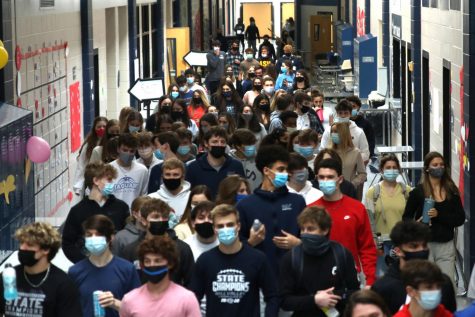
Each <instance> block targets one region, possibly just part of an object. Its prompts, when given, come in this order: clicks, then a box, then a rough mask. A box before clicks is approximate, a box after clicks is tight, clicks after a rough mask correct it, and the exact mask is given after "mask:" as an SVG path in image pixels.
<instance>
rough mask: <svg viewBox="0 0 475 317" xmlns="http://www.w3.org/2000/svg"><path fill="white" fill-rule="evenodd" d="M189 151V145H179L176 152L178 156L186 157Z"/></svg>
mask: <svg viewBox="0 0 475 317" xmlns="http://www.w3.org/2000/svg"><path fill="white" fill-rule="evenodd" d="M190 151H191V147H190V146H189V145H180V146H179V147H178V150H177V152H178V154H180V155H187V154H188V153H190Z"/></svg>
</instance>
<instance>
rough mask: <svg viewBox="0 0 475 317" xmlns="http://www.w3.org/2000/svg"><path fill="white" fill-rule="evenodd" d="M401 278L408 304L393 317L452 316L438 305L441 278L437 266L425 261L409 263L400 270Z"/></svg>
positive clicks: (440, 295)
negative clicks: (408, 299) (408, 298)
mask: <svg viewBox="0 0 475 317" xmlns="http://www.w3.org/2000/svg"><path fill="white" fill-rule="evenodd" d="M402 278H403V281H404V285H405V286H406V292H407V295H408V296H409V297H410V302H409V304H406V305H404V306H403V307H402V308H401V310H400V311H398V312H397V313H396V314H395V315H394V317H427V316H430V317H450V316H453V315H452V313H451V312H450V311H448V310H447V309H446V308H445V307H444V305H442V304H441V303H440V300H441V297H442V291H441V284H442V280H443V276H442V272H441V270H440V268H439V267H438V266H437V265H435V264H434V263H431V262H429V261H426V260H414V261H411V262H409V263H408V264H407V265H406V266H405V268H404V269H403V270H402Z"/></svg>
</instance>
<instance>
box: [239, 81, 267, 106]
mask: <svg viewBox="0 0 475 317" xmlns="http://www.w3.org/2000/svg"><path fill="white" fill-rule="evenodd" d="M262 88H263V86H262V78H259V77H256V78H254V79H253V80H252V90H249V91H247V92H246V93H245V94H244V97H243V98H242V102H243V103H244V105H245V106H252V104H253V103H254V99H255V98H256V97H257V96H259V95H260V94H261V92H262Z"/></svg>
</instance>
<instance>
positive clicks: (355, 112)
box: [351, 109, 358, 117]
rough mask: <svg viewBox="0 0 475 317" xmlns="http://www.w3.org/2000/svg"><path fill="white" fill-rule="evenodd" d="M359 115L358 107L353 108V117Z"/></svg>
mask: <svg viewBox="0 0 475 317" xmlns="http://www.w3.org/2000/svg"><path fill="white" fill-rule="evenodd" d="M357 115H358V110H356V109H353V110H351V116H352V117H356V116H357Z"/></svg>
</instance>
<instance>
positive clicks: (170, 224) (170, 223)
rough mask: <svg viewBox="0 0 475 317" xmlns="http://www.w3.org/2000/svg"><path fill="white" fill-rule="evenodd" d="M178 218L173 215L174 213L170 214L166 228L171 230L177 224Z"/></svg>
mask: <svg viewBox="0 0 475 317" xmlns="http://www.w3.org/2000/svg"><path fill="white" fill-rule="evenodd" d="M178 220H179V219H178V217H177V216H176V215H175V213H174V212H170V214H169V215H168V228H170V229H173V228H175V227H176V225H177V224H178Z"/></svg>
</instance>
